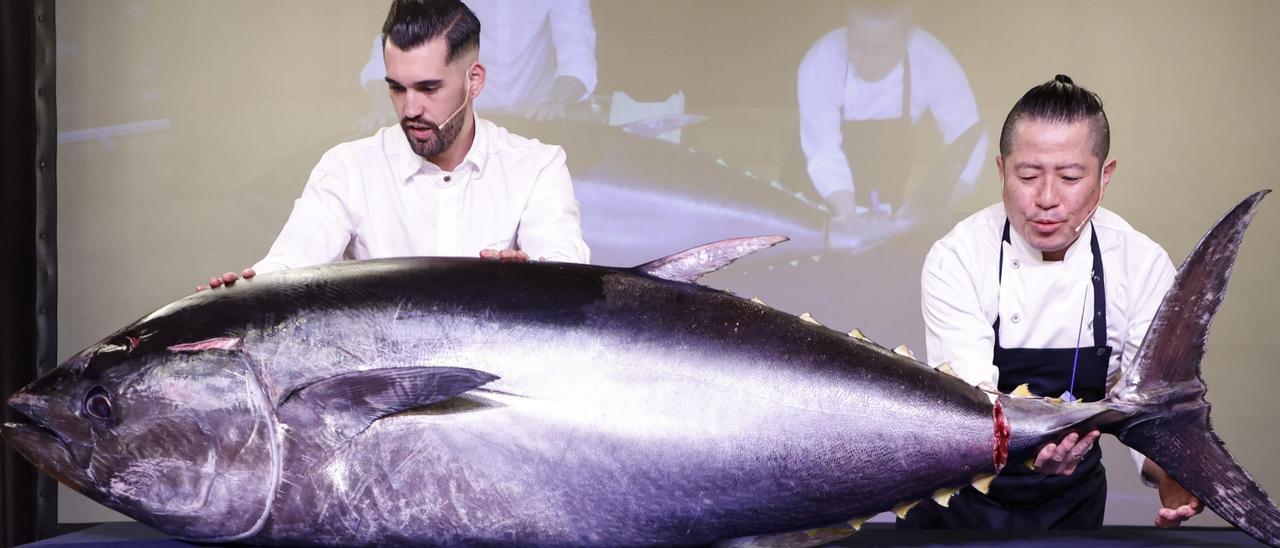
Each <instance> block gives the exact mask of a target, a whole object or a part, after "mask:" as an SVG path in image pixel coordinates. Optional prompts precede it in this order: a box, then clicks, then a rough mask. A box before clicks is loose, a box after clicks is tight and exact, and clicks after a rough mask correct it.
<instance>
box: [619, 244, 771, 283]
mask: <svg viewBox="0 0 1280 548" xmlns="http://www.w3.org/2000/svg"><path fill="white" fill-rule="evenodd" d="M788 239H789V238H787V237H786V236H757V237H754V238H734V239H731V240H721V241H718V242H713V243H709V244H707V245H702V246H698V247H695V248H693V249H688V250H685V251H681V252H679V253H676V254H675V255H671V256H668V257H663V258H661V259H658V260H656V261H650V262H647V263H645V264H642V265H640V266H637V267H636V268H635V269H636V270H639V271H640V272H643V273H645V274H648V275H650V276H653V277H655V278H662V279H664V280H670V281H673V282H687V283H693V282H696V281H698V278H701V277H702V276H704V275H706V274H710V273H712V272H715V271H717V270H720V269H721V268H724V267H726V266H729V263H732V262H734V261H736V260H738V259H741V258H743V257H746V256H747V255H750V254H752V253H755V252H757V251H760V250H762V249H767V248H770V247H773V246H775V245H778V244H780V243H782V242H785V241H787V240H788Z"/></svg>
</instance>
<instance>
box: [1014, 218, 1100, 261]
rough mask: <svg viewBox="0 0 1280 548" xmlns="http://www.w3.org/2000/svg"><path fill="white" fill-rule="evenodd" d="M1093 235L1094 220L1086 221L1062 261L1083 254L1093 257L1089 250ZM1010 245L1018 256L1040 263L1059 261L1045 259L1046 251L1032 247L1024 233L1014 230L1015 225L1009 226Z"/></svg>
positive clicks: (1074, 258) (1073, 258) (1071, 259)
mask: <svg viewBox="0 0 1280 548" xmlns="http://www.w3.org/2000/svg"><path fill="white" fill-rule="evenodd" d="M1092 237H1093V222H1092V221H1090V222H1088V223H1085V225H1084V228H1081V229H1080V235H1079V236H1078V237H1077V238H1076V241H1075V242H1072V244H1071V247H1068V248H1067V254H1066V256H1065V257H1063V259H1062V261H1061V262H1062V264H1067V263H1070V262H1072V261H1074V260H1076V257H1079V256H1081V255H1082V254H1083V255H1085V256H1089V257H1091V256H1092V252H1090V251H1089V239H1090V238H1092ZM1009 247H1010V248H1012V249H1013V250H1014V252H1015V253H1016V254H1017V256H1018V257H1021V258H1022V259H1023V260H1033V261H1035V262H1040V263H1050V262H1058V261H1045V260H1044V253H1042V252H1041V251H1040V250H1038V249H1036V248H1034V247H1031V244H1030V243H1028V242H1027V240H1026V239H1024V238H1023V237H1022V234H1020V233H1018V231H1017V230H1014V229H1013V227H1009Z"/></svg>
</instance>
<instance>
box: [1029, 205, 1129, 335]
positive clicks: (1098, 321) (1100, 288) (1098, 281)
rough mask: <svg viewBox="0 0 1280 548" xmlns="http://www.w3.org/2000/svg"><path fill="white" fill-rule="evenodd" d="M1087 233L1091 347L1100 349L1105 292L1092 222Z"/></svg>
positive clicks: (1096, 237) (1095, 228)
mask: <svg viewBox="0 0 1280 548" xmlns="http://www.w3.org/2000/svg"><path fill="white" fill-rule="evenodd" d="M1005 222H1008V221H1005ZM1089 232H1090V237H1089V250H1090V251H1092V252H1093V272H1092V273H1090V277H1091V278H1093V346H1095V347H1098V348H1102V347H1104V346H1106V345H1107V290H1106V287H1105V286H1104V285H1103V283H1102V280H1103V272H1102V249H1101V248H1099V247H1098V228H1097V226H1095V225H1094V224H1093V220H1090V221H1089ZM1099 326H1101V327H1099Z"/></svg>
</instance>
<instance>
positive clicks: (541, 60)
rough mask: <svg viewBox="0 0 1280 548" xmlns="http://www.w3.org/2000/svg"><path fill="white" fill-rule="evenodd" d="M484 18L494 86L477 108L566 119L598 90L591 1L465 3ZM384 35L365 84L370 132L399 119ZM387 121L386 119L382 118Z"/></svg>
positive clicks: (364, 125)
mask: <svg viewBox="0 0 1280 548" xmlns="http://www.w3.org/2000/svg"><path fill="white" fill-rule="evenodd" d="M464 3H465V4H466V5H467V7H469V8H471V10H472V11H473V12H475V14H476V17H477V18H478V19H480V23H481V31H480V44H481V47H480V57H481V58H480V62H481V63H483V64H484V65H485V67H487V68H488V75H487V79H488V82H489V85H488V86H487V87H486V89H485V92H484V93H482V94H480V96H479V97H478V98H476V109H477V110H479V111H481V112H484V113H488V114H497V113H502V114H514V115H518V116H526V117H529V118H533V119H536V120H548V119H556V118H561V117H564V115H565V109H566V108H567V107H570V106H572V105H575V104H577V103H580V102H582V101H584V100H585V99H587V97H589V96H590V95H591V92H592V91H594V90H595V87H596V30H595V25H594V24H593V22H592V19H591V4H590V2H589V0H520V1H519V2H512V1H509V0H466V1H465V2H464ZM384 77H386V71H385V69H384V68H383V62H382V37H381V36H376V37H374V40H373V48H372V50H371V51H370V52H369V61H368V63H366V64H365V66H364V69H363V70H361V71H360V83H361V85H362V86H364V88H365V90H366V91H367V92H368V94H369V98H370V101H371V111H370V115H369V116H368V117H366V118H364V119H362V120H361V121H360V122H359V123H358V126H360V129H367V130H372V129H376V128H377V127H381V126H382V125H387V124H388V123H393V122H394V120H391V121H390V122H387V120H386V118H387V117H388V116H394V113H393V112H391V111H390V105H389V104H386V99H387V94H386V88H385V87H384V85H383V83H382V80H383V78H384ZM384 122H386V123H384Z"/></svg>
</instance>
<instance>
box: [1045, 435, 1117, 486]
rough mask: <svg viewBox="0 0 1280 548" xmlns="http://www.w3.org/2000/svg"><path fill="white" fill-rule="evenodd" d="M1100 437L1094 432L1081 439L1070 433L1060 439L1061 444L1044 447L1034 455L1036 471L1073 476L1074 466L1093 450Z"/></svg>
mask: <svg viewBox="0 0 1280 548" xmlns="http://www.w3.org/2000/svg"><path fill="white" fill-rule="evenodd" d="M1100 435H1102V434H1101V432H1099V431H1097V430H1094V431H1092V432H1089V433H1088V434H1085V435H1084V437H1083V438H1082V437H1080V435H1079V434H1077V433H1075V432H1072V433H1070V434H1067V436H1066V437H1064V438H1062V441H1061V442H1058V443H1056V444H1055V443H1050V444H1047V445H1045V446H1044V447H1042V448H1040V453H1039V454H1037V455H1036V462H1035V469H1036V471H1037V472H1040V473H1042V474H1049V475H1062V476H1069V475H1071V474H1073V473H1074V472H1075V471H1076V466H1077V465H1079V464H1080V462H1081V461H1083V460H1084V456H1085V454H1087V453H1088V452H1089V450H1090V449H1093V444H1094V442H1096V441H1098V436H1100Z"/></svg>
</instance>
